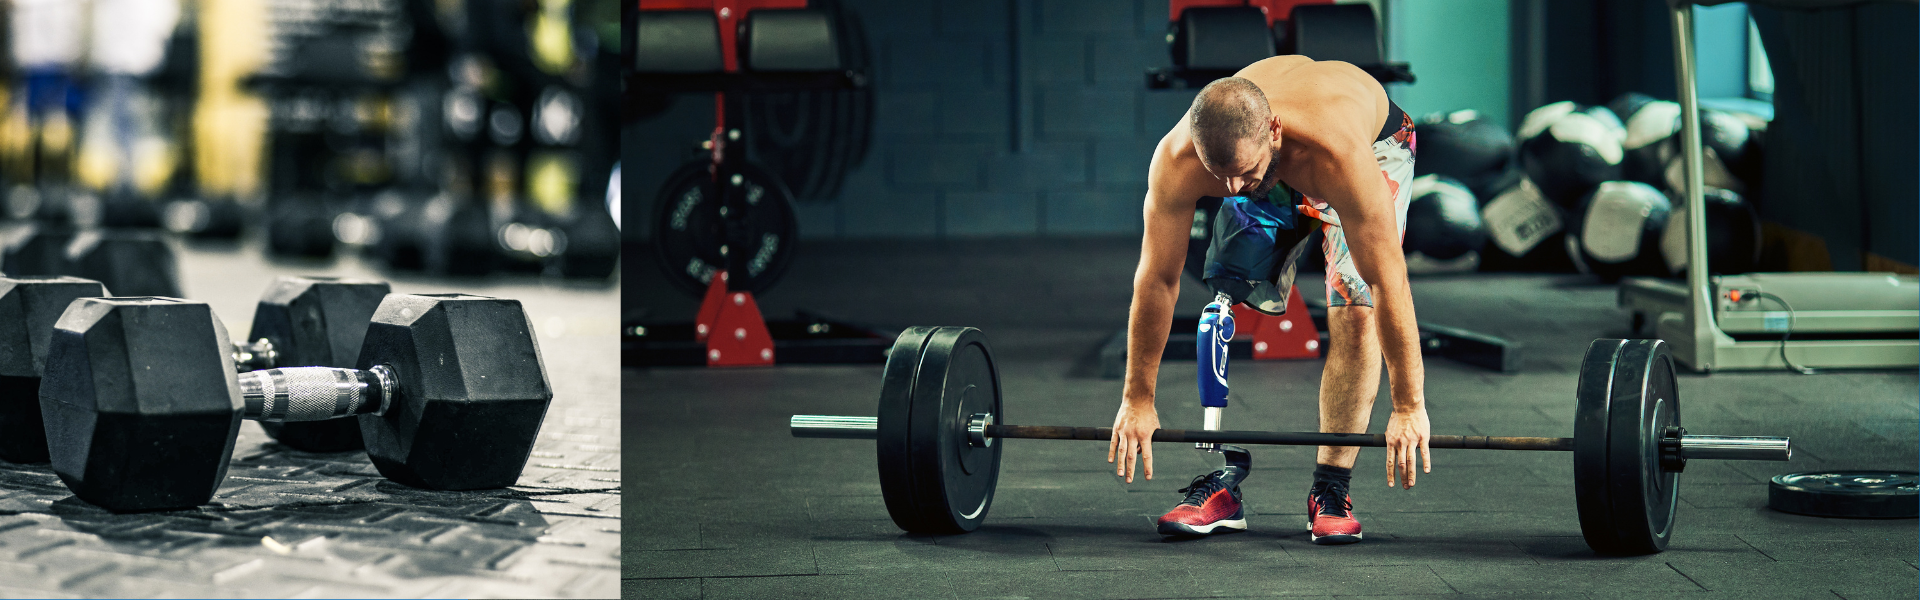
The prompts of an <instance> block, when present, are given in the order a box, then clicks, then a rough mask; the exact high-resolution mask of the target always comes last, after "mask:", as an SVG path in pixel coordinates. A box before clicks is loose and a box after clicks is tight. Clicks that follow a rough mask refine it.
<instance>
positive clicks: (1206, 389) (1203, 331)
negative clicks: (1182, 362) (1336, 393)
mask: <svg viewBox="0 0 1920 600" xmlns="http://www.w3.org/2000/svg"><path fill="white" fill-rule="evenodd" d="M1233 304H1234V302H1233V299H1232V298H1230V297H1228V296H1227V294H1226V293H1225V292H1221V293H1219V294H1216V295H1215V296H1214V297H1213V302H1212V303H1211V304H1208V305H1207V308H1206V309H1205V310H1202V311H1201V312H1200V330H1199V332H1198V335H1197V336H1195V338H1196V339H1197V342H1198V347H1197V348H1194V356H1195V357H1196V359H1197V360H1198V361H1199V363H1200V375H1199V378H1200V406H1201V408H1202V410H1204V411H1206V414H1205V416H1204V417H1203V418H1202V420H1201V427H1200V428H1201V429H1204V430H1207V431H1219V430H1220V417H1221V414H1222V413H1223V412H1225V410H1226V408H1227V343H1228V342H1230V341H1232V340H1233ZM1193 447H1194V448H1195V449H1197V450H1200V451H1202V452H1214V453H1219V454H1221V455H1224V456H1225V457H1226V463H1227V464H1226V467H1224V468H1223V469H1222V470H1223V471H1225V472H1226V477H1225V479H1226V480H1227V481H1226V485H1227V487H1229V488H1231V487H1233V486H1236V485H1239V484H1240V482H1241V481H1242V480H1244V479H1246V478H1247V475H1248V474H1249V473H1250V472H1251V471H1252V469H1253V455H1252V454H1251V453H1249V452H1247V449H1246V448H1241V447H1239V446H1232V445H1227V444H1213V443H1197V444H1194V445H1193Z"/></svg>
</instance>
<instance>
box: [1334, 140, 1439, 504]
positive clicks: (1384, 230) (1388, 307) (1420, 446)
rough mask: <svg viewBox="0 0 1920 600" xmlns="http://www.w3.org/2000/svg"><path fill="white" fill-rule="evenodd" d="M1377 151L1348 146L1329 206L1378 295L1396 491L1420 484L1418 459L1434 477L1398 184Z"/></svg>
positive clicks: (1390, 468) (1390, 463) (1389, 457)
mask: <svg viewBox="0 0 1920 600" xmlns="http://www.w3.org/2000/svg"><path fill="white" fill-rule="evenodd" d="M1370 146H1371V145H1370V144H1364V143H1351V142H1350V143H1348V144H1347V145H1346V147H1345V148H1343V150H1342V151H1341V152H1340V153H1339V154H1337V155H1336V156H1337V158H1336V159H1335V160H1334V165H1333V168H1332V173H1331V174H1332V175H1333V176H1332V177H1330V178H1329V181H1328V183H1329V184H1330V185H1328V186H1326V189H1325V192H1324V193H1325V194H1326V198H1325V199H1326V201H1327V203H1328V204H1329V205H1331V206H1332V207H1333V209H1334V211H1335V212H1336V213H1337V214H1339V216H1340V223H1341V229H1342V230H1343V231H1342V233H1344V234H1345V235H1346V238H1347V249H1348V251H1349V252H1351V253H1352V255H1353V266H1354V268H1355V269H1356V270H1358V271H1359V272H1360V278H1361V279H1362V280H1365V281H1366V282H1367V287H1368V288H1369V289H1371V290H1372V292H1373V301H1374V315H1375V317H1376V318H1375V322H1376V323H1377V324H1378V330H1379V332H1380V350H1381V354H1383V355H1384V356H1385V358H1386V361H1387V374H1388V379H1387V381H1388V384H1389V389H1390V390H1391V394H1392V398H1393V413H1392V415H1391V416H1390V417H1389V418H1388V420H1387V430H1386V435H1387V477H1388V483H1389V484H1391V483H1394V482H1396V481H1398V482H1400V484H1401V485H1402V487H1412V486H1413V483H1414V469H1413V467H1414V465H1413V462H1414V458H1415V451H1416V450H1417V451H1418V455H1419V459H1420V460H1419V462H1420V463H1421V465H1422V466H1423V467H1424V468H1425V469H1426V470H1429V472H1430V471H1431V469H1432V460H1431V458H1430V454H1429V452H1428V449H1427V438H1428V436H1429V432H1428V422H1427V409H1426V390H1425V385H1426V368H1425V365H1423V364H1422V363H1421V359H1420V331H1419V324H1418V321H1416V319H1415V318H1414V313H1413V293H1412V289H1411V287H1410V286H1409V283H1408V281H1407V263H1406V257H1405V255H1404V254H1402V251H1401V249H1400V228H1399V219H1398V217H1397V215H1396V206H1395V205H1394V194H1393V191H1394V190H1393V188H1392V184H1390V182H1389V181H1388V180H1387V178H1386V177H1385V176H1384V175H1383V174H1382V173H1381V172H1380V169H1379V167H1378V166H1377V163H1376V162H1375V160H1374V157H1373V152H1372V150H1371V147H1370Z"/></svg>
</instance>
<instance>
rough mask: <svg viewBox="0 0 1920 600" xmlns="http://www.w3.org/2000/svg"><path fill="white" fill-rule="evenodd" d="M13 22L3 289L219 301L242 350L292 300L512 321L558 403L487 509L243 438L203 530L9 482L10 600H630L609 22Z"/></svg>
mask: <svg viewBox="0 0 1920 600" xmlns="http://www.w3.org/2000/svg"><path fill="white" fill-rule="evenodd" d="M0 20H4V23H5V25H4V26H0V31H4V32H5V35H6V36H7V37H6V39H5V40H4V42H3V43H0V47H4V48H5V49H6V56H5V57H4V59H0V107H4V112H0V190H3V191H0V209H4V210H0V251H4V263H5V264H4V266H3V267H0V269H4V270H5V271H6V272H7V274H9V275H34V274H53V273H62V274H74V275H80V276H83V277H90V278H95V279H102V280H105V281H106V283H107V284H108V288H109V290H111V291H113V292H114V293H116V294H121V295H141V294H154V295H171V296H181V297H185V298H189V299H193V300H196V301H204V302H207V303H208V304H210V305H211V306H212V308H213V309H214V311H215V312H216V313H218V314H219V315H220V316H221V317H222V319H223V322H224V323H225V324H226V325H227V326H228V327H229V328H233V329H234V330H233V331H232V333H234V334H239V333H241V332H242V330H243V329H244V328H245V327H246V324H247V323H248V322H249V320H250V318H249V317H250V315H251V314H252V312H253V310H254V303H255V301H256V300H257V299H258V297H259V294H260V292H261V290H263V289H266V287H267V285H268V284H269V283H270V282H271V281H273V279H274V278H275V277H278V276H281V275H321V276H341V277H360V278H372V279H383V280H387V281H390V282H391V283H392V286H393V291H394V292H398V293H446V292H461V293H470V294H480V295H488V296H497V297H504V298H512V299H516V300H520V301H521V302H522V304H523V306H524V307H525V309H526V311H527V314H528V316H529V317H530V319H531V323H532V325H533V327H534V330H535V334H536V335H537V336H538V341H539V346H540V351H541V355H542V358H543V362H544V363H545V365H546V368H547V371H548V377H549V379H550V381H551V382H552V385H553V391H554V397H553V403H552V405H551V407H550V408H549V410H548V412H547V414H546V418H545V421H544V423H543V425H542V429H541V431H540V434H539V437H538V441H537V443H536V445H535V447H534V448H533V452H532V456H531V458H530V459H529V461H528V463H527V466H526V469H525V471H524V472H523V473H522V475H521V478H520V480H519V481H518V482H517V483H516V484H515V485H513V486H511V487H508V488H505V489H498V490H485V491H473V492H435V491H424V490H418V489H413V488H409V487H407V486H403V485H399V484H396V483H393V482H390V481H388V480H386V479H384V478H382V477H380V476H379V475H378V473H377V472H376V471H375V470H374V468H373V466H372V464H371V463H370V462H369V461H368V460H367V458H366V457H365V455H364V453H360V452H350V453H339V454H314V453H306V452H300V451H296V450H292V449H290V448H287V447H285V446H282V445H280V444H278V443H275V442H273V440H272V439H271V438H269V437H268V436H267V435H266V434H265V433H264V431H262V430H261V429H260V427H259V426H258V425H257V424H255V423H246V424H243V426H242V427H241V430H240V440H239V442H238V443H237V444H236V446H235V450H234V454H233V462H232V465H231V467H230V469H229V471H228V476H227V478H226V480H225V483H224V485H222V487H221V488H220V489H219V490H218V492H217V493H216V495H215V497H214V499H213V502H212V503H211V504H209V505H206V506H202V507H199V508H196V509H192V510H182V511H167V512H158V513H142V514H114V513H110V512H106V511H104V510H101V509H99V508H96V507H93V506H91V505H89V504H86V503H84V502H81V501H79V500H78V499H76V498H74V497H73V494H72V493H71V492H69V491H68V490H67V488H66V487H65V486H64V485H63V484H62V483H61V481H60V480H59V478H58V477H57V476H55V475H54V473H53V472H52V470H51V469H50V468H49V467H48V465H46V464H44V463H43V464H24V465H23V464H10V463H0V597H14V596H22V597H183V596H184V597H208V598H212V597H287V596H295V597H468V598H473V597H611V596H613V595H614V594H616V593H617V592H616V589H617V588H616V582H617V577H618V576H617V572H616V565H617V562H618V561H617V559H618V556H619V548H620V546H619V541H618V538H619V532H620V521H619V516H620V494H619V491H618V488H619V485H620V468H619V459H620V453H619V433H620V430H619V427H620V426H619V408H618V403H617V399H618V398H617V394H618V393H619V392H618V389H619V388H618V385H617V383H618V380H617V377H618V376H617V373H618V367H617V358H616V357H617V353H616V348H617V346H616V339H615V336H616V333H617V331H618V323H617V321H616V317H615V315H616V314H617V312H616V311H617V304H618V298H619V296H618V294H619V292H618V287H617V286H618V283H619V282H618V278H617V276H616V275H614V272H615V271H616V269H617V262H616V261H617V256H618V254H617V250H618V238H619V232H618V228H617V227H618V225H617V223H616V222H615V220H614V218H613V217H612V216H611V215H612V214H617V212H616V211H617V210H618V207H617V204H613V205H610V203H609V201H608V190H609V185H608V182H609V179H610V178H612V177H613V175H612V173H615V172H616V167H615V165H614V161H615V155H614V150H613V149H614V148H615V147H616V144H617V141H618V138H617V136H618V130H617V128H616V127H612V126H610V123H611V122H612V121H611V119H613V118H614V117H613V114H612V111H613V108H612V106H613V103H614V102H615V101H616V98H617V95H616V94H617V87H615V86H616V85H617V82H616V81H615V78H614V77H613V76H611V75H607V76H602V75H601V72H602V71H605V70H607V69H611V68H613V67H614V63H613V62H612V60H611V59H604V58H603V56H604V55H610V54H611V53H614V52H616V51H617V49H618V44H619V27H618V20H619V8H618V4H617V3H616V2H607V1H602V0H531V1H521V0H300V1H292V0H11V1H9V2H5V3H0ZM508 134H512V135H508ZM136 275H139V276H136Z"/></svg>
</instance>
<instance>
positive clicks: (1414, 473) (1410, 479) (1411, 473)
mask: <svg viewBox="0 0 1920 600" xmlns="http://www.w3.org/2000/svg"><path fill="white" fill-rule="evenodd" d="M1413 459H1414V456H1413V446H1412V444H1408V446H1407V487H1408V488H1412V487H1413V484H1414V483H1415V482H1416V481H1418V480H1419V471H1418V470H1416V469H1414V468H1413V467H1414V464H1413V462H1414V460H1413Z"/></svg>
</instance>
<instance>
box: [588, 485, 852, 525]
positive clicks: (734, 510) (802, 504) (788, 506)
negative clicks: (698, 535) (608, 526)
mask: <svg viewBox="0 0 1920 600" xmlns="http://www.w3.org/2000/svg"><path fill="white" fill-rule="evenodd" d="M622 516H623V517H624V518H625V520H627V521H628V522H641V523H660V522H664V523H684V524H691V523H711V522H743V523H785V522H792V521H805V520H807V519H808V517H809V513H808V510H807V500H806V499H805V498H799V497H792V496H788V497H767V496H732V495H726V494H724V493H722V492H706V493H704V494H700V495H693V496H682V497H677V498H672V499H659V500H652V501H649V502H645V503H636V504H634V505H632V506H629V507H628V508H627V509H626V510H625V511H624V512H623V514H622ZM883 516H884V515H883Z"/></svg>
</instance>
